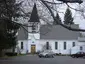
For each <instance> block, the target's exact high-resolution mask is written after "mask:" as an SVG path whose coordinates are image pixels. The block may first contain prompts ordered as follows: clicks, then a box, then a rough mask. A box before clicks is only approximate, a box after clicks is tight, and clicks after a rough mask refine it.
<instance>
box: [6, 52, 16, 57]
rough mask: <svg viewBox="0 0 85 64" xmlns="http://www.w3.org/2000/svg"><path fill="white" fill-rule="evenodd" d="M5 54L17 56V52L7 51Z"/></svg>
mask: <svg viewBox="0 0 85 64" xmlns="http://www.w3.org/2000/svg"><path fill="white" fill-rule="evenodd" d="M5 55H7V56H17V53H13V52H7V53H5Z"/></svg>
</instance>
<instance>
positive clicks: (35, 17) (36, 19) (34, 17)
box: [28, 4, 39, 22]
mask: <svg viewBox="0 0 85 64" xmlns="http://www.w3.org/2000/svg"><path fill="white" fill-rule="evenodd" d="M28 22H39V17H38V12H37V7H36V4H34V7H33V10H32V13H31V17H30V20H29V21H28Z"/></svg>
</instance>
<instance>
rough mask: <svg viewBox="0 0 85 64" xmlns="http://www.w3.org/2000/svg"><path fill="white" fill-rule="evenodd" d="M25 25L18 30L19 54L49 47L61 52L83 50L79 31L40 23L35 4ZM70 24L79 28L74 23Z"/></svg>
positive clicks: (84, 41) (71, 52)
mask: <svg viewBox="0 0 85 64" xmlns="http://www.w3.org/2000/svg"><path fill="white" fill-rule="evenodd" d="M26 25H27V26H29V27H26V26H24V28H20V30H19V31H18V37H17V39H18V45H17V47H18V48H17V51H18V52H19V53H21V54H26V53H36V52H38V51H42V50H43V49H47V50H49V49H50V48H51V50H52V51H53V52H55V53H61V54H73V53H76V52H79V51H84V52H85V39H83V37H80V32H76V31H71V30H68V29H66V28H64V27H62V26H60V25H52V26H51V27H49V26H48V25H40V21H39V18H38V14H37V8H36V4H34V7H33V10H32V13H31V17H30V20H29V21H28V24H26ZM71 26H72V27H74V28H79V25H76V24H74V25H71ZM26 30H27V31H26ZM45 47H46V48H45Z"/></svg>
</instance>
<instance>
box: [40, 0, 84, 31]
mask: <svg viewBox="0 0 85 64" xmlns="http://www.w3.org/2000/svg"><path fill="white" fill-rule="evenodd" d="M40 1H41V2H42V3H43V4H44V5H45V6H46V7H47V9H48V10H49V12H50V13H51V16H52V17H53V19H54V21H58V20H57V19H56V18H55V16H54V14H53V12H52V10H51V9H50V7H49V6H48V5H47V3H46V2H45V1H44V0H40ZM58 24H59V25H61V26H62V27H64V28H66V29H68V30H71V31H81V32H85V29H75V28H72V27H70V26H67V25H64V24H62V23H60V22H59V21H58Z"/></svg>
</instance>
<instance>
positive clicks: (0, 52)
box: [0, 49, 5, 57]
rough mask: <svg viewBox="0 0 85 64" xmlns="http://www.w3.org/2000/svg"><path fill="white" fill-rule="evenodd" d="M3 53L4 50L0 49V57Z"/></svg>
mask: <svg viewBox="0 0 85 64" xmlns="http://www.w3.org/2000/svg"><path fill="white" fill-rule="evenodd" d="M4 55H5V52H4V50H2V49H1V50H0V57H3V56H4Z"/></svg>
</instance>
